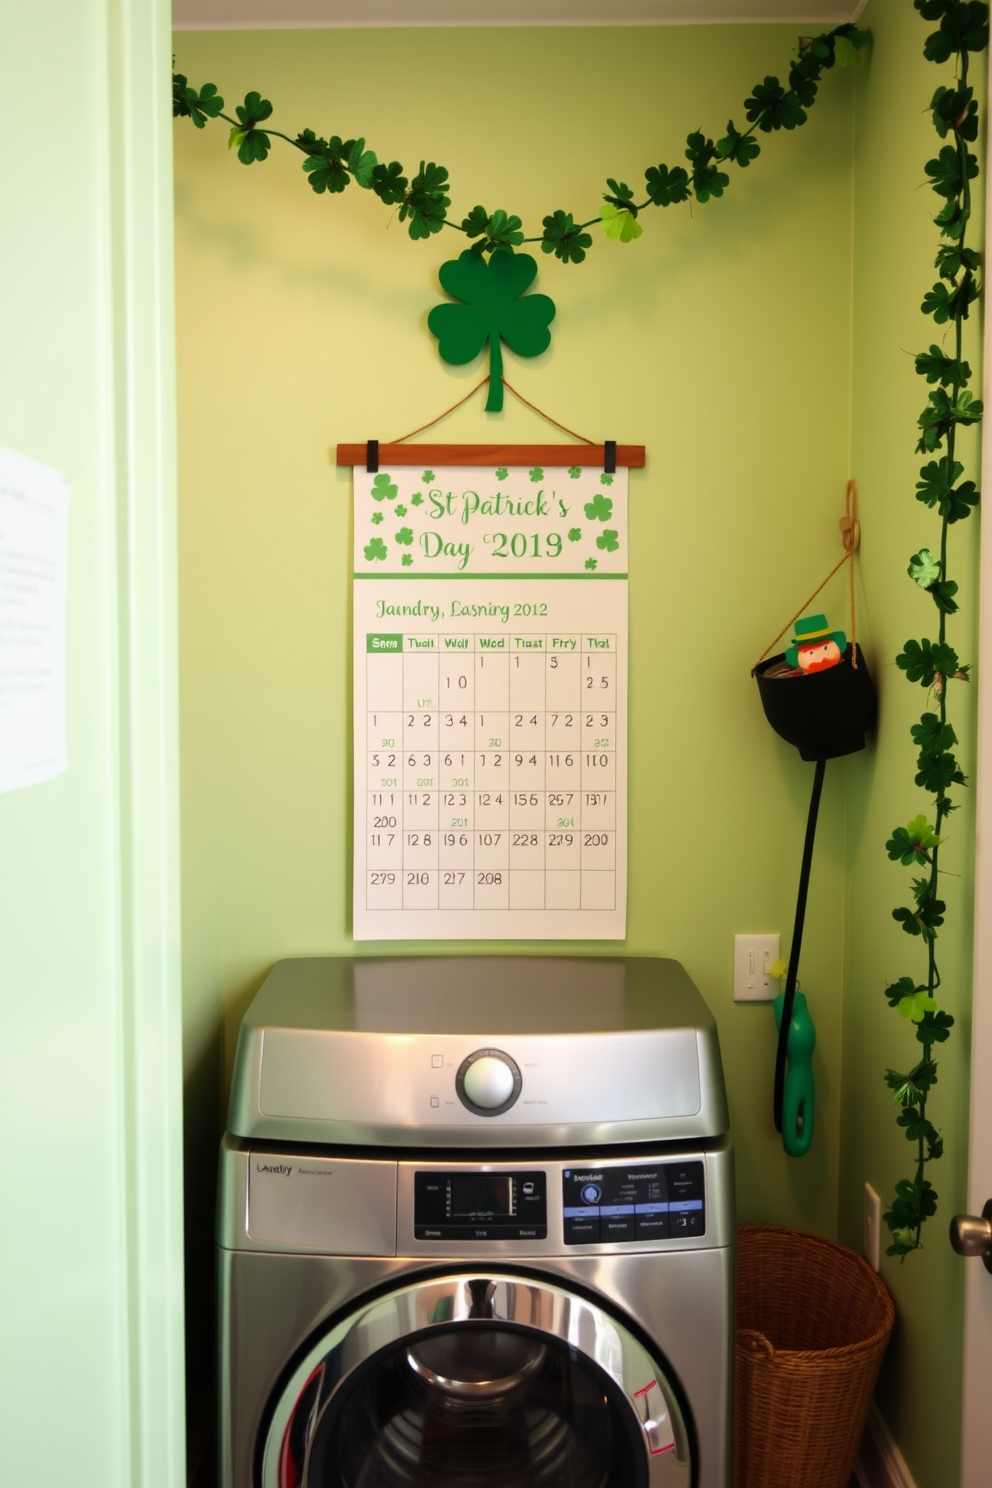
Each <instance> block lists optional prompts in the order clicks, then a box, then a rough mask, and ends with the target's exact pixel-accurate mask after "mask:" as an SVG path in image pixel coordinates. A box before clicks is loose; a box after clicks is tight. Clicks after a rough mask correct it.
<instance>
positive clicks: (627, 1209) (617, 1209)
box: [599, 1204, 634, 1215]
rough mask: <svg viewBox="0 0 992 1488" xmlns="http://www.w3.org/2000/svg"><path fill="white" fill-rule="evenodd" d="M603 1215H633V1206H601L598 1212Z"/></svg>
mask: <svg viewBox="0 0 992 1488" xmlns="http://www.w3.org/2000/svg"><path fill="white" fill-rule="evenodd" d="M599 1212H600V1214H603V1215H607V1214H610V1215H618V1214H633V1212H634V1206H633V1204H602V1205H601V1206H600V1210H599Z"/></svg>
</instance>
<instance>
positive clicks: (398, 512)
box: [393, 503, 406, 517]
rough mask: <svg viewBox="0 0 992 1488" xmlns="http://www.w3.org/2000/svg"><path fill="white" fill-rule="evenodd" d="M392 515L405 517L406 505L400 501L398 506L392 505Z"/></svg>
mask: <svg viewBox="0 0 992 1488" xmlns="http://www.w3.org/2000/svg"><path fill="white" fill-rule="evenodd" d="M393 515H394V516H397V517H405V516H406V507H405V506H403V505H402V503H400V504H399V505H398V506H394V507H393Z"/></svg>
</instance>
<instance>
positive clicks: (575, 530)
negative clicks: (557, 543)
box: [568, 527, 582, 542]
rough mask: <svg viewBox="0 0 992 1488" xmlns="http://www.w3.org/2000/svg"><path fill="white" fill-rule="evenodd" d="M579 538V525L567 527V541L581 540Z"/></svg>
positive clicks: (580, 531) (580, 534)
mask: <svg viewBox="0 0 992 1488" xmlns="http://www.w3.org/2000/svg"><path fill="white" fill-rule="evenodd" d="M581 538H582V528H581V527H570V528H569V531H568V540H569V542H579V541H580V540H581Z"/></svg>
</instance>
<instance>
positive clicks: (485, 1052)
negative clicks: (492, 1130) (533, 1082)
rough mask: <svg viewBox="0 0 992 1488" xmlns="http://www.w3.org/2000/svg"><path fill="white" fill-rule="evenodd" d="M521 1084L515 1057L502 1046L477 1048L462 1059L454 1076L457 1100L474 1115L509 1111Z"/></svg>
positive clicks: (497, 1113) (492, 1114)
mask: <svg viewBox="0 0 992 1488" xmlns="http://www.w3.org/2000/svg"><path fill="white" fill-rule="evenodd" d="M522 1085H523V1080H522V1078H521V1074H520V1070H519V1068H518V1066H517V1063H516V1061H515V1060H513V1059H511V1058H510V1056H509V1054H505V1053H504V1052H503V1050H502V1049H476V1050H475V1052H474V1053H473V1054H470V1055H469V1056H468V1058H467V1059H465V1060H463V1061H462V1065H461V1068H460V1069H459V1071H458V1074H457V1076H456V1077H455V1089H456V1091H457V1092H458V1098H459V1100H460V1101H461V1102H462V1105H464V1106H467V1107H468V1109H469V1110H470V1111H474V1112H475V1114H476V1115H477V1116H499V1115H500V1114H501V1112H503V1111H508V1110H509V1109H510V1107H511V1106H512V1105H513V1103H514V1101H515V1100H516V1099H517V1096H518V1095H519V1094H520V1090H521V1087H522Z"/></svg>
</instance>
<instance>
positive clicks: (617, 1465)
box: [262, 1275, 691, 1488]
mask: <svg viewBox="0 0 992 1488" xmlns="http://www.w3.org/2000/svg"><path fill="white" fill-rule="evenodd" d="M515 1317H523V1318H524V1319H525V1320H526V1321H525V1322H518V1321H514V1318H515ZM690 1476H691V1473H690V1464H689V1461H688V1452H687V1443H686V1433H685V1427H684V1424H683V1422H682V1418H681V1414H680V1412H679V1410H678V1406H677V1404H676V1403H675V1401H674V1400H672V1398H671V1392H670V1391H669V1390H667V1389H664V1388H663V1387H662V1384H661V1383H660V1382H659V1378H658V1370H657V1366H656V1365H655V1364H654V1363H653V1361H652V1360H651V1359H650V1357H649V1356H648V1354H647V1353H646V1351H645V1350H644V1349H643V1348H642V1347H641V1345H640V1344H639V1343H638V1342H637V1341H636V1340H635V1339H633V1338H632V1336H631V1335H630V1334H629V1333H628V1332H627V1331H626V1329H624V1328H622V1327H621V1326H620V1325H619V1324H617V1323H615V1322H614V1321H613V1319H612V1318H610V1317H608V1316H607V1315H606V1314H604V1313H602V1312H601V1311H600V1310H599V1309H598V1308H596V1307H593V1306H591V1305H590V1304H589V1303H587V1302H585V1301H583V1300H582V1299H580V1298H577V1297H575V1296H574V1295H572V1294H570V1293H568V1292H565V1291H564V1290H562V1289H559V1288H557V1287H552V1286H548V1285H547V1284H544V1283H537V1282H530V1281H529V1280H527V1279H525V1278H519V1277H491V1276H490V1277H479V1276H477V1275H476V1276H458V1277H448V1278H445V1279H443V1280H442V1281H440V1282H437V1281H434V1282H429V1283H421V1284H419V1285H415V1286H413V1287H408V1288H405V1289H403V1290H402V1291H400V1292H397V1293H393V1294H391V1295H390V1296H388V1297H385V1298H380V1299H379V1300H378V1301H376V1302H373V1303H371V1304H369V1305H368V1306H367V1307H366V1308H364V1309H359V1310H358V1311H357V1312H355V1313H352V1314H351V1315H350V1317H348V1318H346V1319H344V1320H343V1322H341V1323H339V1324H338V1325H337V1326H336V1327H335V1328H333V1330H332V1331H331V1333H330V1334H328V1335H325V1337H324V1339H323V1341H322V1342H321V1343H317V1344H315V1345H314V1346H313V1348H311V1350H310V1351H309V1353H308V1355H307V1357H306V1359H305V1360H304V1361H303V1362H302V1364H301V1365H300V1366H299V1367H298V1368H297V1370H296V1371H295V1373H294V1375H293V1377H292V1378H291V1380H290V1381H289V1383H288V1385H287V1388H286V1390H285V1391H284V1392H283V1395H282V1397H281V1400H280V1401H279V1403H278V1404H277V1407H276V1410H275V1413H274V1417H273V1420H272V1423H271V1427H270V1432H269V1436H268V1441H267V1445H266V1450H265V1454H264V1460H263V1472H262V1478H263V1488H655V1485H665V1488H668V1485H671V1488H687V1485H688V1483H689V1481H690Z"/></svg>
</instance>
